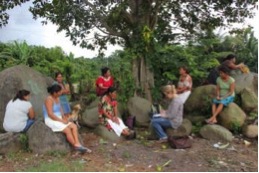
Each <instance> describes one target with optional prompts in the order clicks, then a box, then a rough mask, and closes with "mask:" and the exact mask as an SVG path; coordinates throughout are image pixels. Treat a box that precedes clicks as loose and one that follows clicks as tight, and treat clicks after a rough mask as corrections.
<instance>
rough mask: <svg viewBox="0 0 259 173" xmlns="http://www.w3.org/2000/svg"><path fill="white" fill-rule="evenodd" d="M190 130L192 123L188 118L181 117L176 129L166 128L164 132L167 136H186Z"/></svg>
mask: <svg viewBox="0 0 259 173" xmlns="http://www.w3.org/2000/svg"><path fill="white" fill-rule="evenodd" d="M191 132H192V123H191V121H190V120H188V119H183V122H182V124H181V126H180V127H178V128H177V129H173V128H167V129H166V133H167V135H168V136H177V137H178V136H179V137H181V136H188V135H190V134H191Z"/></svg>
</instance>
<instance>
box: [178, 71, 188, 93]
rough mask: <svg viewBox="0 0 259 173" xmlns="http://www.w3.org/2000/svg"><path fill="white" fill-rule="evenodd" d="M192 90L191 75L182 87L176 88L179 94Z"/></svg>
mask: <svg viewBox="0 0 259 173" xmlns="http://www.w3.org/2000/svg"><path fill="white" fill-rule="evenodd" d="M191 89H192V77H191V76H190V75H187V76H186V78H185V79H184V81H183V82H182V85H181V86H179V84H178V87H177V88H176V91H177V93H178V94H179V93H183V92H185V91H189V90H191Z"/></svg>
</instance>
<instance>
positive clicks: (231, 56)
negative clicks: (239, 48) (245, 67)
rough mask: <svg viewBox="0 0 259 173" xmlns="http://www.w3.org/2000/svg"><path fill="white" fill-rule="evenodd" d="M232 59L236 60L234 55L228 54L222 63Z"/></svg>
mask: <svg viewBox="0 0 259 173" xmlns="http://www.w3.org/2000/svg"><path fill="white" fill-rule="evenodd" d="M234 58H236V55H234V54H229V55H228V56H226V58H224V59H223V62H224V61H226V60H231V59H234Z"/></svg>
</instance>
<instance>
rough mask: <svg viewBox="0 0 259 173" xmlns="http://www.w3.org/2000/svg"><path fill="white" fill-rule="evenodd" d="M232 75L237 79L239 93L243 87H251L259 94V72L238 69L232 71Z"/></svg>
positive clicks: (236, 88)
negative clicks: (246, 71)
mask: <svg viewBox="0 0 259 173" xmlns="http://www.w3.org/2000/svg"><path fill="white" fill-rule="evenodd" d="M231 76H232V77H233V78H234V79H235V83H236V85H235V86H236V87H235V91H236V93H237V94H240V93H241V92H242V90H243V89H245V88H249V89H251V91H253V92H254V93H255V94H256V96H258V74H256V73H253V72H250V73H240V71H239V70H236V71H232V72H231Z"/></svg>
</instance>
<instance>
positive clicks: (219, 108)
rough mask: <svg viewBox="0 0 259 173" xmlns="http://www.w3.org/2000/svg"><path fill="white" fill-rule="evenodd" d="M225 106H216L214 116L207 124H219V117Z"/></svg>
mask: <svg viewBox="0 0 259 173" xmlns="http://www.w3.org/2000/svg"><path fill="white" fill-rule="evenodd" d="M223 107H224V105H223V104H222V103H220V104H219V105H218V107H216V105H215V111H213V112H214V113H213V114H212V116H211V117H210V118H209V119H208V120H207V123H211V124H215V123H217V116H218V115H219V113H220V112H221V111H222V110H223Z"/></svg>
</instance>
